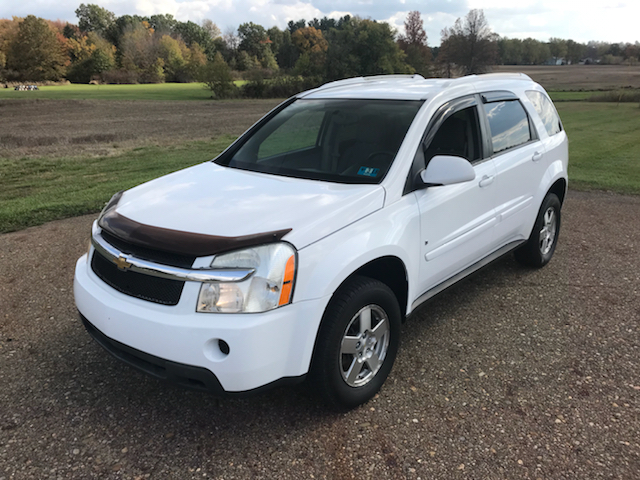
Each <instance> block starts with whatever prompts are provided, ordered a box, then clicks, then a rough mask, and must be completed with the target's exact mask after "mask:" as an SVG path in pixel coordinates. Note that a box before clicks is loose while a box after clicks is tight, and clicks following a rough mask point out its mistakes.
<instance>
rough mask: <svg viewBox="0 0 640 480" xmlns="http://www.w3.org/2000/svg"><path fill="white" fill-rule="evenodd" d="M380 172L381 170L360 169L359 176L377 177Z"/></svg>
mask: <svg viewBox="0 0 640 480" xmlns="http://www.w3.org/2000/svg"><path fill="white" fill-rule="evenodd" d="M379 171H380V169H379V168H371V167H360V170H358V175H364V176H365V177H377V176H378V172H379Z"/></svg>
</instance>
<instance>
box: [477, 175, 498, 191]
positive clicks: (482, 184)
mask: <svg viewBox="0 0 640 480" xmlns="http://www.w3.org/2000/svg"><path fill="white" fill-rule="evenodd" d="M494 178H495V177H494V176H493V175H491V176H489V175H485V176H484V177H482V180H480V183H479V184H478V185H480V188H484V187H486V186H488V185H491V184H492V183H493V180H494Z"/></svg>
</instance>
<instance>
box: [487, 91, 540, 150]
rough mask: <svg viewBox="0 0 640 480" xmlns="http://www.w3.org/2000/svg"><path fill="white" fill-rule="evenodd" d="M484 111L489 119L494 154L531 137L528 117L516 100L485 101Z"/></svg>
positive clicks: (520, 143) (525, 141)
mask: <svg viewBox="0 0 640 480" xmlns="http://www.w3.org/2000/svg"><path fill="white" fill-rule="evenodd" d="M484 111H485V113H486V114H487V119H488V120H489V128H490V130H491V143H492V144H493V153H494V154H495V153H500V152H504V151H505V150H509V149H511V148H515V147H517V146H518V145H522V144H523V143H527V142H529V141H530V140H531V139H532V137H531V128H530V126H529V117H528V116H527V112H526V111H525V109H524V107H523V106H522V104H521V103H520V102H519V101H518V100H506V101H500V102H491V103H485V104H484Z"/></svg>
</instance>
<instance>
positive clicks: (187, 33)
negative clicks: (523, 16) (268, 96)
mask: <svg viewBox="0 0 640 480" xmlns="http://www.w3.org/2000/svg"><path fill="white" fill-rule="evenodd" d="M76 15H77V17H78V25H73V24H69V23H67V24H65V23H64V22H61V21H48V20H43V19H41V18H37V17H34V16H33V15H30V16H28V17H27V18H25V19H22V18H17V17H14V18H13V19H11V20H8V19H0V80H3V81H5V80H10V81H15V80H18V81H28V80H29V81H39V80H57V79H63V78H67V79H69V80H71V81H73V82H83V83H86V82H89V81H92V80H93V81H101V82H107V83H136V82H164V81H168V82H190V81H194V80H196V79H198V78H203V75H204V76H208V77H211V76H212V75H213V76H214V77H215V78H217V80H215V81H216V82H218V83H216V85H218V86H216V91H215V92H214V94H215V95H216V96H217V97H221V96H223V95H227V94H228V93H226V92H225V91H224V89H223V88H222V87H221V86H220V85H223V84H225V82H227V81H228V80H229V76H230V77H231V78H244V79H246V80H251V82H253V83H252V86H251V87H250V88H249V87H248V88H247V89H246V90H247V92H249V93H251V94H261V93H260V92H263V93H264V92H267V91H269V92H272V93H273V92H278V94H283V95H284V94H288V93H287V92H291V91H293V90H295V89H296V88H302V87H305V88H306V86H314V85H317V84H319V83H321V82H323V81H327V80H334V79H340V78H346V77H351V76H358V75H377V74H385V73H413V72H417V73H420V74H422V75H424V76H430V75H433V74H437V75H444V76H457V75H462V74H468V73H480V72H485V71H488V70H489V69H490V66H491V65H493V64H496V63H499V64H512V65H527V64H530V65H537V64H543V63H556V62H557V63H579V62H585V63H611V64H621V63H624V64H637V63H638V62H640V43H638V42H636V43H635V44H630V43H605V42H589V43H587V44H583V43H579V42H576V41H574V40H571V39H568V40H565V39H561V38H550V39H549V41H546V42H544V41H540V40H536V39H533V38H526V39H510V38H505V37H503V38H500V37H498V35H496V34H495V33H493V32H492V31H491V28H490V27H489V25H488V22H487V20H486V18H485V16H484V13H483V12H482V10H471V11H470V12H469V13H468V14H467V15H466V16H465V17H463V18H459V19H457V20H456V22H455V23H454V25H453V26H451V27H447V28H445V29H443V31H442V38H441V45H440V47H434V48H430V47H429V45H428V39H427V34H426V32H425V29H424V22H423V20H422V17H421V14H420V12H419V11H411V12H409V13H408V15H407V17H406V19H405V22H404V32H403V33H402V34H401V35H398V34H397V32H396V31H395V30H394V29H393V28H392V27H391V26H390V25H389V24H388V23H386V22H377V21H374V20H370V19H362V18H359V17H352V16H350V15H345V16H343V17H341V18H337V19H336V18H328V17H324V18H313V19H311V20H309V21H306V20H304V19H300V20H292V21H290V22H289V23H288V24H287V27H286V28H285V29H283V30H281V29H280V28H278V27H277V26H272V27H270V28H265V27H264V26H262V25H258V24H255V23H253V22H246V23H243V24H241V25H240V26H239V27H238V28H237V29H233V28H231V29H228V30H227V31H225V33H224V35H221V32H220V29H219V28H218V26H217V25H216V23H214V22H213V21H212V20H210V19H205V20H203V21H202V22H201V23H200V24H197V23H194V22H191V21H186V22H182V21H179V20H176V19H175V18H174V17H173V16H172V15H170V14H155V15H151V16H140V15H121V16H116V15H115V14H114V13H113V12H110V11H109V10H107V9H105V8H103V7H100V6H98V5H95V4H84V3H82V4H80V6H79V7H78V8H77V9H76ZM205 74H206V75H205ZM214 74H215V75H214ZM216 75H217V77H216ZM221 78H222V80H220V79H221ZM247 92H245V93H247Z"/></svg>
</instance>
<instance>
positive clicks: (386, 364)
mask: <svg viewBox="0 0 640 480" xmlns="http://www.w3.org/2000/svg"><path fill="white" fill-rule="evenodd" d="M367 305H376V306H378V307H380V308H381V309H382V310H384V312H385V313H386V315H387V317H388V319H389V332H390V335H389V346H388V348H387V353H386V356H385V358H384V360H383V363H382V366H381V367H380V370H378V372H377V373H376V375H375V377H373V378H372V379H371V380H370V381H369V382H368V383H367V384H365V385H363V386H361V387H351V386H349V385H347V383H346V382H345V381H344V379H343V378H342V373H341V367H340V348H341V344H342V338H343V336H344V333H345V330H346V328H347V326H348V324H349V322H351V320H352V319H353V317H354V315H355V314H356V313H358V311H359V310H360V309H361V308H363V307H365V306H367ZM400 318H401V317H400V308H399V306H398V302H397V300H396V297H395V295H394V294H393V292H392V291H391V289H390V288H389V287H387V286H386V285H385V284H384V283H382V282H379V281H377V280H373V279H369V278H364V277H356V278H354V279H353V280H352V281H350V282H349V283H348V284H347V285H345V288H341V289H340V290H339V291H337V292H336V294H335V295H334V298H333V299H332V300H331V303H330V305H329V307H328V308H327V311H326V312H325V316H324V317H323V321H322V325H321V328H320V331H319V334H318V344H317V348H316V352H315V354H314V366H315V368H314V370H315V375H314V376H315V377H316V381H317V382H318V383H319V385H318V386H319V387H320V388H321V393H322V395H323V396H324V397H325V400H327V401H328V402H329V403H330V404H332V405H333V406H335V407H337V408H338V409H350V408H353V407H356V406H358V405H360V404H362V403H364V402H366V401H368V400H369V399H371V398H372V397H373V396H374V395H375V394H376V393H377V392H378V390H380V388H381V387H382V385H383V383H384V381H385V380H386V378H387V376H388V375H389V373H390V372H391V368H392V367H393V363H394V360H395V357H396V354H397V352H398V348H399V344H400V324H401V321H400Z"/></svg>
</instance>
